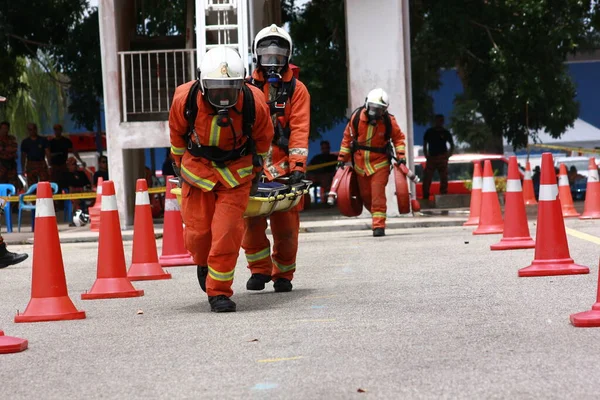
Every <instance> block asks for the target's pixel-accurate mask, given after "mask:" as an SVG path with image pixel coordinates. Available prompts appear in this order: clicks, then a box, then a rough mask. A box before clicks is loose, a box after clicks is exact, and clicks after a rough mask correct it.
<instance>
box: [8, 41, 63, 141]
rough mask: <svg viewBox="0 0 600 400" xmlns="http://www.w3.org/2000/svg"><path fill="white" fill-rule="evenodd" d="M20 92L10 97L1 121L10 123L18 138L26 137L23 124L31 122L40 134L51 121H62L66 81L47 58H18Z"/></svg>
mask: <svg viewBox="0 0 600 400" xmlns="http://www.w3.org/2000/svg"><path fill="white" fill-rule="evenodd" d="M17 65H18V68H19V69H20V70H21V71H22V73H21V75H20V76H19V82H20V83H21V85H20V87H19V89H18V90H17V92H16V93H14V94H13V96H12V98H9V99H8V101H7V102H6V103H7V106H6V110H5V115H3V116H1V118H2V119H7V120H9V121H10V122H11V132H12V134H13V135H16V136H18V137H25V136H26V135H27V131H26V129H25V128H26V125H27V123H29V122H33V123H35V124H37V125H38V130H39V131H40V132H43V131H46V130H48V129H49V128H50V126H51V125H52V124H53V123H54V119H55V118H58V119H59V120H62V118H63V115H64V112H65V109H66V106H65V104H66V101H65V99H66V93H65V86H64V82H65V81H66V78H65V77H64V76H62V75H61V74H59V73H58V72H57V71H56V65H55V64H54V62H53V61H52V59H51V58H50V56H49V55H47V54H44V53H41V52H39V55H38V56H37V58H36V59H28V58H24V57H20V58H18V59H17Z"/></svg>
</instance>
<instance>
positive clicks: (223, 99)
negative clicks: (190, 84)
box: [202, 78, 244, 112]
mask: <svg viewBox="0 0 600 400" xmlns="http://www.w3.org/2000/svg"><path fill="white" fill-rule="evenodd" d="M243 82H244V80H243V79H241V78H240V79H205V80H204V81H203V82H202V85H203V87H204V95H205V96H206V100H208V102H209V103H210V104H212V105H213V106H215V107H216V108H217V109H218V110H225V112H227V109H228V108H230V107H233V106H234V105H235V103H237V101H238V98H239V95H240V91H241V89H242V85H243ZM219 112H220V111H219Z"/></svg>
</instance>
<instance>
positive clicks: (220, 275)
mask: <svg viewBox="0 0 600 400" xmlns="http://www.w3.org/2000/svg"><path fill="white" fill-rule="evenodd" d="M199 72H200V79H199V80H198V81H192V82H188V83H185V84H183V85H181V86H179V87H178V88H177V89H176V91H175V94H174V96H173V104H172V106H171V110H170V114H169V127H170V131H171V154H172V155H173V159H174V165H175V168H176V171H177V173H178V175H179V176H180V178H181V179H182V180H183V184H182V204H181V214H182V217H183V221H184V223H185V225H186V229H185V245H186V247H187V249H188V250H189V251H190V252H191V253H192V256H193V257H194V261H195V262H196V263H197V264H198V280H199V281H200V286H201V287H202V290H204V291H205V292H206V293H207V294H208V301H209V303H210V307H211V310H212V311H214V312H229V311H235V309H236V305H235V303H234V302H233V301H232V300H231V299H230V297H231V295H232V294H233V291H232V289H231V285H232V283H233V273H234V269H235V264H236V261H237V258H238V255H239V251H240V246H241V243H242V238H243V236H244V220H243V214H244V211H245V210H246V206H247V204H248V200H249V198H250V194H251V191H252V190H253V191H254V192H255V191H256V188H257V187H258V182H257V179H256V176H257V172H260V171H261V170H262V158H263V157H264V156H266V153H267V151H268V150H269V146H270V144H271V140H272V139H273V125H272V124H271V121H270V118H269V111H268V107H267V106H266V104H265V102H264V96H263V95H262V93H260V91H259V90H258V89H256V88H254V87H251V86H249V85H246V83H245V81H244V75H245V68H244V63H243V62H242V59H241V58H240V56H239V55H238V53H237V52H236V51H235V50H233V49H231V48H228V47H225V46H220V47H216V48H214V49H211V50H210V51H208V52H207V53H206V54H205V55H204V57H203V59H202V62H201V64H200V71H199Z"/></svg>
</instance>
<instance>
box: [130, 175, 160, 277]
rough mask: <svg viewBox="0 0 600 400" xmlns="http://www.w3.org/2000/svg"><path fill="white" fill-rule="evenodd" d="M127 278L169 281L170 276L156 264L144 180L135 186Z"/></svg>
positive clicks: (152, 230) (156, 256)
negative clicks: (133, 216)
mask: <svg viewBox="0 0 600 400" xmlns="http://www.w3.org/2000/svg"><path fill="white" fill-rule="evenodd" d="M127 277H128V278H129V280H132V281H149V280H157V279H171V274H169V273H166V272H165V271H163V269H162V267H161V266H160V264H159V263H158V252H157V251H156V237H155V236H154V222H153V221H152V210H151V209H150V197H149V196H148V183H147V182H146V180H145V179H138V180H137V182H136V185H135V218H134V221H133V256H132V260H131V267H130V268H129V272H128V273H127Z"/></svg>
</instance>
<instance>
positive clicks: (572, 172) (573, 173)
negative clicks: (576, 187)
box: [567, 165, 585, 186]
mask: <svg viewBox="0 0 600 400" xmlns="http://www.w3.org/2000/svg"><path fill="white" fill-rule="evenodd" d="M567 176H568V177H569V185H570V186H572V185H573V184H574V183H575V182H576V181H578V180H579V179H583V178H585V176H583V175H581V174H580V173H579V172H577V167H575V166H574V165H571V168H569V172H568V174H567Z"/></svg>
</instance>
